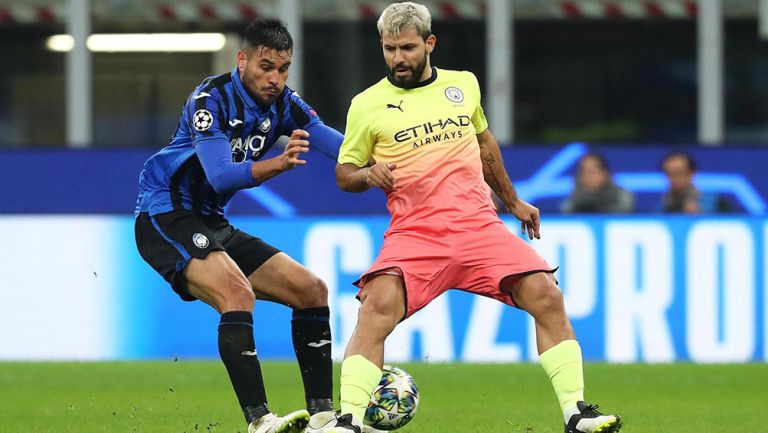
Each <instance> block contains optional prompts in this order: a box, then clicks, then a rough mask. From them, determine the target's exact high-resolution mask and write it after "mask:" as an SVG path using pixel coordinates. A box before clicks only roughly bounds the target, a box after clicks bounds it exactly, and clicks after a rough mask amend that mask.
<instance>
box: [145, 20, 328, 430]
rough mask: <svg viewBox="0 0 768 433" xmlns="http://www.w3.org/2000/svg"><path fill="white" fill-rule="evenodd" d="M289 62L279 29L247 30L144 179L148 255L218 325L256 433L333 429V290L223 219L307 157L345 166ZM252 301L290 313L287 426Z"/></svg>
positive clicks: (285, 37) (192, 99)
mask: <svg viewBox="0 0 768 433" xmlns="http://www.w3.org/2000/svg"><path fill="white" fill-rule="evenodd" d="M292 50H293V41H292V38H291V35H290V33H289V32H288V30H287V29H286V27H285V25H284V24H283V23H281V22H280V21H278V20H274V19H260V20H257V21H256V22H254V23H252V24H251V25H250V26H248V28H247V29H246V30H245V33H244V38H243V45H242V47H241V49H240V50H239V51H238V53H237V66H236V67H235V68H234V70H233V71H232V72H231V73H227V74H222V75H218V76H214V77H209V78H207V79H206V80H204V81H203V83H202V84H200V85H199V86H198V87H197V88H196V89H195V90H194V91H193V92H192V93H191V94H190V95H189V97H188V98H187V101H186V103H185V104H184V109H183V111H182V113H181V119H180V121H179V127H178V129H177V130H176V133H175V134H174V135H173V139H172V140H171V143H170V144H169V145H168V146H167V147H165V148H163V149H162V150H161V151H159V152H158V153H156V154H155V155H153V156H152V157H151V158H149V160H147V162H146V163H145V164H144V169H143V171H142V172H141V175H140V179H139V198H138V203H137V218H136V243H137V246H138V249H139V252H140V253H141V256H142V257H143V258H144V260H146V261H147V263H149V264H150V265H151V266H152V267H153V268H154V269H155V270H156V271H157V272H158V273H159V274H160V275H162V276H163V277H164V278H165V279H166V281H168V282H169V283H170V285H171V286H172V287H173V289H174V290H175V291H176V293H177V294H178V295H179V296H180V297H181V298H182V299H184V300H186V301H193V300H197V299H199V300H201V301H203V302H205V303H207V304H209V305H211V306H212V307H213V308H215V309H216V310H217V311H218V312H219V313H220V314H221V319H220V322H219V326H218V345H219V354H220V355H221V359H222V361H223V362H224V365H225V367H226V369H227V372H228V373H229V377H230V380H231V382H232V386H233V388H234V390H235V394H236V395H237V398H238V401H239V403H240V406H241V409H242V410H243V413H244V414H245V418H246V421H247V423H248V432H249V433H298V432H301V431H303V430H304V428H305V426H306V425H307V424H308V423H309V421H310V417H312V420H313V421H317V422H323V420H324V419H325V418H329V419H330V418H333V411H332V409H333V408H332V403H331V401H332V387H333V380H332V365H331V331H330V327H329V320H328V319H329V310H328V299H327V298H328V295H327V288H326V286H325V284H324V283H323V281H321V280H320V279H319V278H318V277H316V276H315V275H313V274H312V273H311V272H310V271H309V270H307V269H306V268H304V267H303V266H301V265H300V264H299V263H297V262H296V261H294V260H293V259H292V258H290V257H289V256H288V255H286V254H285V253H283V252H280V251H279V250H278V249H276V248H275V247H273V246H271V245H269V244H267V243H266V242H264V241H262V240H261V239H259V238H257V237H254V236H252V235H250V234H247V233H245V232H242V231H240V230H238V229H237V228H235V227H233V226H232V225H230V224H229V222H228V221H227V220H226V218H225V217H224V213H223V211H224V206H225V205H226V203H227V202H228V201H229V200H230V199H231V198H232V196H233V195H234V194H235V193H236V192H237V191H238V190H241V189H245V188H252V187H258V186H259V185H260V184H261V183H262V182H264V181H266V180H267V179H270V178H271V177H274V176H276V175H278V174H280V173H283V172H285V171H288V170H291V169H293V168H295V167H297V166H301V165H303V164H305V163H306V160H303V159H302V158H301V156H302V155H303V154H304V153H306V152H309V151H310V150H312V151H320V152H322V153H324V154H326V155H327V156H328V157H330V158H332V159H334V160H335V159H336V157H337V156H338V149H339V146H340V145H341V141H342V136H341V134H340V133H339V132H338V131H336V130H334V129H332V128H330V127H328V126H326V125H325V124H323V122H322V121H321V120H320V117H318V115H317V113H316V112H315V111H314V110H313V109H312V108H311V107H310V106H309V105H308V104H307V103H306V102H304V101H303V100H302V99H301V98H300V97H299V96H298V95H297V94H296V92H293V91H291V89H289V88H288V87H286V85H285V81H286V79H287V78H288V71H289V69H290V66H291V56H292ZM281 136H290V139H289V140H288V143H287V145H286V146H285V148H284V150H283V152H282V153H281V154H280V155H278V156H276V157H273V158H270V159H263V157H264V155H265V154H266V153H267V151H268V150H269V149H270V148H271V147H272V146H273V145H274V144H275V142H276V141H277V139H278V138H279V137H281ZM255 299H264V300H269V301H273V302H279V303H281V304H284V305H286V306H289V307H290V308H292V309H293V318H292V320H291V324H292V332H293V345H294V349H295V352H296V357H297V360H298V362H299V366H300V368H301V374H302V379H303V382H304V391H305V397H306V401H307V410H303V409H302V410H298V411H295V412H292V413H290V414H287V415H284V416H282V417H279V416H277V415H275V414H272V413H271V412H270V411H269V408H268V407H267V398H266V391H265V389H264V381H263V378H262V373H261V367H260V364H259V360H258V357H257V355H256V349H255V343H254V338H253V326H254V320H253V307H254V302H255ZM256 325H257V326H258V323H257V324H256Z"/></svg>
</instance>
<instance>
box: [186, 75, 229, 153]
mask: <svg viewBox="0 0 768 433" xmlns="http://www.w3.org/2000/svg"><path fill="white" fill-rule="evenodd" d="M221 98H222V97H221V95H220V94H219V91H218V90H217V89H215V88H214V89H208V90H195V92H194V93H193V94H192V95H191V96H190V97H189V100H188V101H187V107H186V110H185V112H186V117H187V118H186V121H187V123H188V125H189V130H190V131H191V132H192V142H193V143H194V144H195V145H197V143H198V142H199V141H205V140H211V139H221V140H225V141H227V142H229V139H228V138H227V135H226V133H225V131H226V121H227V120H226V117H227V113H226V109H225V108H224V103H223V101H222V99H221Z"/></svg>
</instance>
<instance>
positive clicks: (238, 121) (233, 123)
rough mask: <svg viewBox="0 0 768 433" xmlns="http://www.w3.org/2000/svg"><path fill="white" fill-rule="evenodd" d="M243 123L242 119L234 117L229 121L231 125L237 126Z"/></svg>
mask: <svg viewBox="0 0 768 433" xmlns="http://www.w3.org/2000/svg"><path fill="white" fill-rule="evenodd" d="M241 123H243V121H242V120H240V119H233V120H230V121H229V126H231V127H235V126H237V125H239V124H241Z"/></svg>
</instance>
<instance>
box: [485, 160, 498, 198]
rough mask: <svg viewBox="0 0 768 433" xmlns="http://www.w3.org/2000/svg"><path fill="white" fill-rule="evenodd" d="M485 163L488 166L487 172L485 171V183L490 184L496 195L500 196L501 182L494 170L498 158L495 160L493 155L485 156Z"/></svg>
mask: <svg viewBox="0 0 768 433" xmlns="http://www.w3.org/2000/svg"><path fill="white" fill-rule="evenodd" d="M485 163H486V165H487V167H486V170H484V172H485V173H484V174H485V182H486V183H488V186H490V187H491V189H492V190H493V191H494V192H495V193H496V194H499V193H501V182H499V178H498V177H497V176H496V172H495V171H494V170H493V165H494V164H495V163H496V158H494V157H493V155H492V154H490V153H489V154H488V155H486V156H485Z"/></svg>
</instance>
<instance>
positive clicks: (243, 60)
mask: <svg viewBox="0 0 768 433" xmlns="http://www.w3.org/2000/svg"><path fill="white" fill-rule="evenodd" d="M247 63H248V54H246V53H245V52H244V51H243V50H237V69H238V70H240V71H243V70H245V65H246V64H247Z"/></svg>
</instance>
